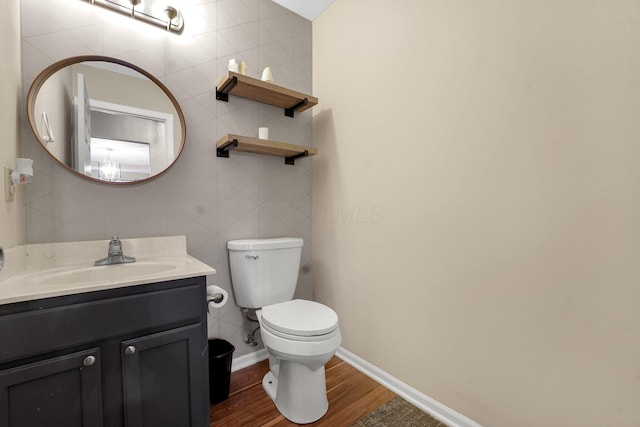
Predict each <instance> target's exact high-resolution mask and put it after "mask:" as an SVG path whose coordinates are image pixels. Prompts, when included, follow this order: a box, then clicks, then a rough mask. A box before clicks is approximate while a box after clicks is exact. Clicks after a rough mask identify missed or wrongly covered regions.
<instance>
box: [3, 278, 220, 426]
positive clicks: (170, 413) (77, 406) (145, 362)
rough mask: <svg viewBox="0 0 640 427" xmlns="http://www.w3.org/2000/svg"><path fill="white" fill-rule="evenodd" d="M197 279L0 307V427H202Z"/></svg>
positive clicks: (205, 411)
mask: <svg viewBox="0 0 640 427" xmlns="http://www.w3.org/2000/svg"><path fill="white" fill-rule="evenodd" d="M206 315H207V312H206V290H205V279H204V277H197V278H189V279H180V280H174V281H170V282H161V283H154V284H148V285H138V286H131V287H127V288H120V289H112V290H107V291H97V292H89V293H84V294H78V295H69V296H63V297H56V298H48V299H43V300H37V301H27V302H21V303H16V304H7V305H2V306H0V427H23V426H24V427H39V426H43V427H44V426H46V427H57V426H60V427H72V426H85V427H101V426H104V427H116V426H129V427H131V426H134V427H139V426H154V427H155V426H176V427H186V426H194V427H200V426H202V427H204V426H208V425H209V395H208V394H209V389H208V350H207V349H208V345H207V331H206Z"/></svg>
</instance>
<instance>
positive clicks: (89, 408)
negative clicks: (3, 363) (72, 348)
mask: <svg viewBox="0 0 640 427" xmlns="http://www.w3.org/2000/svg"><path fill="white" fill-rule="evenodd" d="M99 357H100V350H99V349H97V348H94V349H90V350H87V351H81V352H77V353H72V354H67V355H64V356H58V357H52V358H50V359H44V360H41V361H39V362H34V363H27V364H25V365H21V366H18V367H16V368H12V369H6V370H4V371H2V372H0V416H1V417H2V420H0V424H1V425H3V426H5V425H7V426H8V425H11V426H45V425H51V426H53V425H60V426H62V425H64V426H69V427H73V426H91V425H94V426H100V425H102V388H101V386H100V363H98V360H99Z"/></svg>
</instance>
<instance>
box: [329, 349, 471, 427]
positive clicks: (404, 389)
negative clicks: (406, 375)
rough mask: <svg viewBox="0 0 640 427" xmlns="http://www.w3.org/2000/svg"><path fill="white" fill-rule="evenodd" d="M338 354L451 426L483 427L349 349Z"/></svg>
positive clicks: (340, 350)
mask: <svg viewBox="0 0 640 427" xmlns="http://www.w3.org/2000/svg"><path fill="white" fill-rule="evenodd" d="M336 356H338V357H339V358H340V359H342V360H344V361H345V362H347V363H348V364H350V365H351V366H353V367H354V368H356V369H357V370H359V371H360V372H362V373H363V374H365V375H366V376H368V377H369V378H371V379H373V380H375V381H376V382H378V383H380V384H382V385H383V386H385V387H386V388H388V389H389V390H391V391H392V392H394V393H395V394H397V395H398V396H400V397H402V398H403V399H404V400H406V401H407V402H409V403H411V404H412V405H414V406H416V407H418V408H420V409H422V410H423V411H424V412H426V413H428V414H429V415H431V416H432V417H433V418H435V419H437V420H438V421H440V422H443V423H445V424H446V425H448V426H450V427H481V426H480V424H478V423H476V422H475V421H473V420H470V419H469V418H467V417H465V416H464V415H462V414H459V413H458V412H456V411H454V410H453V409H451V408H449V407H447V406H445V405H443V404H442V403H440V402H438V401H437V400H434V399H432V398H430V397H429V396H427V395H426V394H424V393H422V392H420V391H418V390H416V389H415V388H413V387H411V386H410V385H408V384H405V383H403V382H402V381H400V380H399V379H397V378H395V377H393V376H391V375H389V374H387V373H386V372H384V371H383V370H382V369H380V368H378V367H377V366H375V365H373V364H371V363H369V362H367V361H366V360H364V359H362V358H360V357H358V356H356V355H355V354H353V353H351V352H350V351H349V350H347V349H345V348H343V347H340V348H339V349H338V351H337V352H336Z"/></svg>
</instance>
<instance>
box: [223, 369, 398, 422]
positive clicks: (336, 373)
mask: <svg viewBox="0 0 640 427" xmlns="http://www.w3.org/2000/svg"><path fill="white" fill-rule="evenodd" d="M325 370H326V378H327V396H328V399H329V410H328V412H327V414H326V415H325V416H324V417H322V418H321V419H320V420H318V421H316V422H315V423H311V424H307V425H308V426H332V427H341V426H350V425H351V424H353V423H354V422H356V421H357V420H359V419H360V418H362V417H363V416H364V415H366V414H368V413H369V412H371V411H373V410H374V409H376V408H378V407H379V406H381V405H383V404H384V403H386V402H388V401H389V400H391V399H393V398H394V397H395V396H396V395H395V394H394V393H392V392H391V391H389V390H388V389H386V388H385V387H383V386H382V385H380V384H378V383H377V382H375V381H374V380H372V379H371V378H369V377H367V376H366V375H364V374H362V373H361V372H360V371H358V370H357V369H355V368H354V367H352V366H351V365H349V364H348V363H346V362H344V361H343V360H341V359H339V358H337V357H334V358H332V359H331V360H330V361H329V363H327V364H326V365H325ZM268 371H269V363H268V361H266V360H265V361H263V362H260V363H257V364H255V365H253V366H250V367H248V368H245V369H241V370H239V371H236V372H234V373H232V374H231V384H230V389H229V398H228V399H227V400H225V401H224V402H221V403H217V404H214V405H211V426H212V427H218V426H225V427H226V426H243V427H244V426H250V427H260V426H263V427H267V426H269V427H271V426H276V427H281V426H295V425H297V424H294V423H292V422H290V421H289V420H287V419H286V418H284V417H283V416H282V415H281V414H280V412H278V410H277V409H276V407H275V405H274V404H273V402H272V401H271V399H270V398H269V396H267V394H266V393H265V392H264V390H263V389H262V377H263V376H264V375H265V374H266V373H267V372H268Z"/></svg>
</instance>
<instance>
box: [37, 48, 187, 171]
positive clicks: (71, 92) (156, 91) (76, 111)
mask: <svg viewBox="0 0 640 427" xmlns="http://www.w3.org/2000/svg"><path fill="white" fill-rule="evenodd" d="M27 108H28V115H29V123H30V125H31V129H32V130H33V132H34V133H35V135H36V137H37V138H38V141H40V143H41V144H42V146H43V147H45V149H46V150H47V151H48V152H49V153H50V154H51V155H52V156H53V157H54V158H55V159H57V160H58V161H59V162H60V163H62V164H63V165H65V166H66V167H68V168H70V169H72V170H73V171H75V172H76V173H78V174H80V175H82V176H84V177H88V178H91V179H94V180H99V181H103V182H110V183H131V182H138V181H143V180H146V179H150V178H152V177H154V176H157V175H158V174H160V173H162V172H164V171H165V170H166V169H167V168H169V167H170V166H171V165H172V164H173V162H175V160H176V158H177V157H178V156H179V155H180V153H181V151H182V148H183V145H184V139H185V138H184V136H185V132H184V116H183V114H182V111H181V110H180V107H179V105H178V103H177V101H176V100H175V98H174V97H173V96H172V95H171V93H170V92H169V90H168V89H166V88H165V87H164V85H162V83H160V82H159V81H158V80H157V79H156V78H155V77H153V76H151V75H150V74H148V73H147V72H145V71H144V70H142V69H140V68H138V67H136V66H134V65H132V64H128V63H126V62H124V61H120V60H116V59H113V58H106V57H78V58H70V59H67V60H64V61H60V62H58V63H56V64H53V65H52V66H50V67H49V68H47V69H46V70H44V71H43V72H42V73H41V74H40V75H39V76H38V77H37V78H36V80H35V81H34V83H33V85H32V87H31V89H30V91H29V95H28V99H27Z"/></svg>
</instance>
